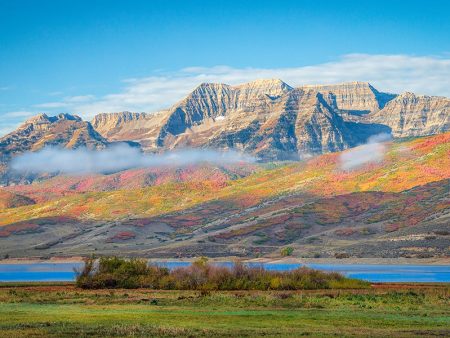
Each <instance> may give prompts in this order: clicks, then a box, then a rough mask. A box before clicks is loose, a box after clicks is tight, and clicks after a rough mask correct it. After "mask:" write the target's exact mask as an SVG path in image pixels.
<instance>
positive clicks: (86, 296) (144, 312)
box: [0, 284, 450, 337]
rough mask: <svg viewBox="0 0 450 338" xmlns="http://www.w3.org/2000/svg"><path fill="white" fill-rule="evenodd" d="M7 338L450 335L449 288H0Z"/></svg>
mask: <svg viewBox="0 0 450 338" xmlns="http://www.w3.org/2000/svg"><path fill="white" fill-rule="evenodd" d="M0 316H1V318H2V321H1V322H0V336H2V337H30V336H32V337H75V336H76V337H86V336H89V337H92V336H95V337H112V336H117V337H123V336H134V337H136V336H137V337H141V336H142V337H147V336H148V337H155V336H161V337H163V336H180V337H181V336H182V337H185V336H192V337H194V336H208V337H209V336H217V337H231V336H232V337H241V336H249V337H260V336H278V337H286V336H296V337H297V336H301V335H305V336H365V337H368V336H369V337H370V336H372V337H388V336H391V337H392V336H395V337H412V336H417V337H419V336H420V337H423V336H449V335H450V285H448V284H446V285H444V284H440V285H439V284H435V285H431V284H414V285H412V284H411V285H406V284H379V285H373V286H372V288H371V289H365V290H311V291H292V292H287V291H280V292H259V291H258V292H257V291H232V292H211V293H204V294H201V293H199V292H192V291H154V290H80V289H76V288H75V287H74V286H73V285H72V284H47V285H45V284H40V285H38V284H22V285H19V284H9V285H8V284H3V285H0Z"/></svg>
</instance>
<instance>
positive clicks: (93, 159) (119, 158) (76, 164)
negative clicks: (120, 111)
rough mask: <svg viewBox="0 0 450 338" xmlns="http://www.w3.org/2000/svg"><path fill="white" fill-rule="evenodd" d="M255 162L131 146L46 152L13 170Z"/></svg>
mask: <svg viewBox="0 0 450 338" xmlns="http://www.w3.org/2000/svg"><path fill="white" fill-rule="evenodd" d="M253 161H254V158H253V157H251V156H249V155H245V154H242V153H239V152H236V151H232V150H230V151H216V150H210V149H202V150H194V149H188V150H179V151H173V152H170V153H166V154H158V155H149V154H143V153H142V152H141V151H140V150H139V149H137V148H133V147H130V146H128V145H117V146H114V147H111V148H107V149H105V150H101V151H95V150H88V149H85V148H79V149H75V150H69V149H60V148H44V149H43V150H41V151H38V152H28V153H25V154H22V155H19V156H17V157H16V158H14V160H13V161H12V163H11V168H12V169H14V170H16V171H20V172H34V173H49V172H50V173H65V174H74V175H77V174H86V173H107V172H116V171H120V170H125V169H130V168H137V167H158V166H177V167H179V166H185V165H190V164H196V163H203V162H209V163H216V164H229V163H237V162H253Z"/></svg>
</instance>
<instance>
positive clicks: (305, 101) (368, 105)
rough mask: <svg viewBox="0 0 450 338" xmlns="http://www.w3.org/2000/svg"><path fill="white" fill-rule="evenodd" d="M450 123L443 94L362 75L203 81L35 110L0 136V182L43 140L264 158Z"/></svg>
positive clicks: (427, 131)
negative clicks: (96, 109) (155, 95)
mask: <svg viewBox="0 0 450 338" xmlns="http://www.w3.org/2000/svg"><path fill="white" fill-rule="evenodd" d="M449 129H450V100H449V99H448V98H445V97H434V96H419V95H415V94H413V93H404V94H400V95H396V94H388V93H383V92H380V91H378V90H376V89H375V88H374V87H373V86H371V85H370V84H369V83H366V82H351V83H344V84H336V85H311V86H302V87H298V88H292V87H291V86H289V85H288V84H286V83H284V82H283V81H281V80H275V79H274V80H257V81H253V82H249V83H245V84H242V85H237V86H229V85H226V84H214V83H203V84H201V85H199V86H198V87H197V88H195V89H194V90H193V91H192V92H191V93H190V94H189V95H188V96H186V97H185V98H184V99H182V100H181V101H180V102H178V103H176V104H175V105H174V106H172V107H171V108H169V109H167V110H164V111H160V112H156V113H131V112H120V113H103V114H98V115H96V116H95V117H94V118H93V119H92V121H91V122H87V121H83V120H82V119H81V118H79V117H77V116H73V115H69V114H60V115H57V116H54V117H49V116H47V115H45V114H40V115H38V116H35V117H33V118H31V119H29V120H27V121H26V122H25V123H23V124H22V125H21V126H20V127H19V128H18V129H17V130H15V131H13V132H12V133H10V134H8V135H5V136H3V137H2V138H1V139H0V159H1V160H0V161H1V164H0V165H1V173H2V174H1V183H2V184H7V183H8V182H9V181H8V180H11V179H12V177H11V174H9V175H8V169H7V168H8V163H9V162H10V160H11V159H12V158H13V157H14V156H16V155H17V154H21V153H23V152H26V151H37V150H39V149H42V148H43V147H44V146H48V145H56V146H63V147H66V148H78V147H87V148H89V149H103V148H105V147H107V146H108V145H110V144H111V143H114V142H124V141H125V142H129V143H131V144H133V145H135V146H140V147H141V148H142V149H143V150H144V151H150V152H154V151H163V150H170V149H174V148H185V147H189V148H193V147H194V148H195V147H199V148H216V149H236V150H239V151H243V152H246V153H249V154H252V155H255V156H256V157H257V158H259V159H260V160H261V161H273V160H296V159H299V158H301V157H302V156H305V155H310V154H322V153H328V152H336V151H341V150H344V149H347V148H351V147H354V146H357V145H359V144H362V143H365V142H366V141H367V139H368V138H369V137H370V136H372V135H375V134H379V133H390V134H392V135H393V136H394V137H399V138H402V137H408V136H424V135H432V134H438V133H442V132H445V131H447V130H449Z"/></svg>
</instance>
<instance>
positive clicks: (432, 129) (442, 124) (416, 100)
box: [368, 93, 450, 137]
mask: <svg viewBox="0 0 450 338" xmlns="http://www.w3.org/2000/svg"><path fill="white" fill-rule="evenodd" d="M368 121H371V122H374V123H381V124H384V125H386V126H389V127H390V128H391V132H392V135H393V136H394V137H408V136H423V135H433V134H439V133H443V132H445V131H447V130H450V99H448V98H446V97H438V96H423V95H422V96H419V95H415V94H413V93H403V94H401V95H399V96H397V97H396V98H395V99H393V100H392V101H390V102H389V103H388V104H387V105H386V106H385V107H384V109H382V110H380V111H376V112H373V113H371V114H370V115H369V116H368Z"/></svg>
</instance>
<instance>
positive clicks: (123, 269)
mask: <svg viewBox="0 0 450 338" xmlns="http://www.w3.org/2000/svg"><path fill="white" fill-rule="evenodd" d="M76 285H77V286H78V287H80V288H83V289H116V288H117V289H120V288H123V289H137V288H149V289H160V290H200V291H216V290H302V289H355V288H368V287H369V286H370V284H369V283H368V282H365V281H361V280H357V279H350V278H347V277H344V276H343V275H341V274H339V273H336V272H323V271H318V270H314V269H310V268H307V267H300V268H298V269H295V270H291V271H269V270H266V269H264V268H263V267H262V266H261V267H248V266H246V265H245V264H243V263H240V262H236V263H234V264H233V266H232V267H225V266H219V265H215V264H211V263H208V260H207V259H206V258H200V259H198V260H196V261H195V262H193V263H192V264H191V265H189V266H187V267H178V268H175V269H172V270H170V269H168V268H166V267H163V266H158V265H149V264H148V263H147V261H146V260H144V259H123V258H118V257H102V258H100V259H98V260H97V259H94V258H88V259H86V260H85V264H84V267H83V268H82V269H81V270H80V271H77V277H76Z"/></svg>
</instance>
